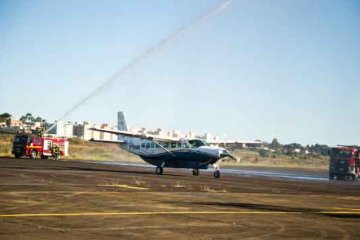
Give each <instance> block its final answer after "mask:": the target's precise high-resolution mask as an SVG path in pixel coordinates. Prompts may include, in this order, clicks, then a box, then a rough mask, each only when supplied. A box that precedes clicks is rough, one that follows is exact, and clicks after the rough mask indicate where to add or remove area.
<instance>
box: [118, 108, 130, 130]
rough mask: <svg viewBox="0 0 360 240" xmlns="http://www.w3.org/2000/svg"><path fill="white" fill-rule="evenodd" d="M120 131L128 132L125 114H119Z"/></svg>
mask: <svg viewBox="0 0 360 240" xmlns="http://www.w3.org/2000/svg"><path fill="white" fill-rule="evenodd" d="M118 130H119V131H127V130H128V129H127V126H126V122H125V117H124V113H123V112H118Z"/></svg>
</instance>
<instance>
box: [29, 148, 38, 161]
mask: <svg viewBox="0 0 360 240" xmlns="http://www.w3.org/2000/svg"><path fill="white" fill-rule="evenodd" d="M36 157H37V152H36V151H35V150H32V151H31V153H30V158H31V159H36Z"/></svg>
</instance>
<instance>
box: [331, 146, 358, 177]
mask: <svg viewBox="0 0 360 240" xmlns="http://www.w3.org/2000/svg"><path fill="white" fill-rule="evenodd" d="M359 176H360V147H359V146H343V145H339V146H337V147H333V148H331V150H330V165H329V179H330V180H333V179H334V178H336V179H346V178H348V177H350V178H352V179H353V180H354V181H355V180H357V179H358V178H359Z"/></svg>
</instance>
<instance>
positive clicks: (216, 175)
mask: <svg viewBox="0 0 360 240" xmlns="http://www.w3.org/2000/svg"><path fill="white" fill-rule="evenodd" d="M219 177H220V171H219V170H215V172H214V178H219Z"/></svg>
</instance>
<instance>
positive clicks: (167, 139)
mask: <svg viewBox="0 0 360 240" xmlns="http://www.w3.org/2000/svg"><path fill="white" fill-rule="evenodd" d="M89 130H93V131H99V132H106V133H111V134H116V135H120V136H127V137H136V138H146V139H149V140H157V141H160V142H178V141H180V139H179V138H171V137H160V136H157V135H152V134H138V133H131V132H128V131H119V130H108V129H102V128H94V127H93V128H89Z"/></svg>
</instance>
